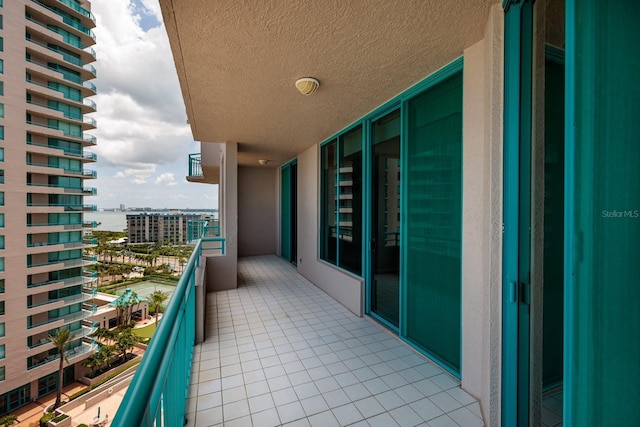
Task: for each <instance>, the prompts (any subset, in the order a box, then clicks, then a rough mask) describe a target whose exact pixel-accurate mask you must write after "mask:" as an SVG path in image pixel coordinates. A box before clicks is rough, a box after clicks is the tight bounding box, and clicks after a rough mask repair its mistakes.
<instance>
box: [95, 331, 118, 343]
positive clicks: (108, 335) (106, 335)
mask: <svg viewBox="0 0 640 427" xmlns="http://www.w3.org/2000/svg"><path fill="white" fill-rule="evenodd" d="M91 335H92V336H93V337H94V338H95V339H97V340H98V341H99V342H100V344H104V343H105V341H106V342H111V341H113V340H114V338H115V332H114V331H112V330H110V329H107V328H98V329H96V331H95V332H94V333H93V334H91Z"/></svg>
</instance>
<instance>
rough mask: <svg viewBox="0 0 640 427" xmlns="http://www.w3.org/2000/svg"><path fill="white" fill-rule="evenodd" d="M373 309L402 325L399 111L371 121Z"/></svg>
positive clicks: (393, 322)
mask: <svg viewBox="0 0 640 427" xmlns="http://www.w3.org/2000/svg"><path fill="white" fill-rule="evenodd" d="M371 140H372V149H371V175H372V176H371V230H370V233H371V253H370V257H371V275H370V277H371V284H370V287H369V289H370V295H369V301H370V304H371V307H370V311H371V313H374V314H375V315H377V316H379V317H380V318H382V319H383V320H385V321H386V322H388V323H389V324H390V325H392V326H394V327H396V328H397V327H398V326H399V310H400V298H399V295H400V293H399V284H400V239H399V235H400V111H399V110H397V111H394V112H393V113H391V114H388V115H386V116H384V117H382V118H381V119H379V120H376V121H374V122H373V123H372V124H371Z"/></svg>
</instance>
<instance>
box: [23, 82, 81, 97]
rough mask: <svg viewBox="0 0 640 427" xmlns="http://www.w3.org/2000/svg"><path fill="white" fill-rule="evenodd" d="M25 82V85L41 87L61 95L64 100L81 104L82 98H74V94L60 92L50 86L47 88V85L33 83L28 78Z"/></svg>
mask: <svg viewBox="0 0 640 427" xmlns="http://www.w3.org/2000/svg"><path fill="white" fill-rule="evenodd" d="M26 82H27V83H31V84H34V85H36V86H40V87H43V88H46V89H49V90H55V91H56V92H59V93H61V94H62V96H63V97H64V99H68V100H70V101H75V102H82V97H81V96H76V95H74V94H72V93H68V92H64V91H62V90H59V89H56V88H55V87H51V86H49V85H46V84H43V83H39V82H36V81H34V80H32V79H30V78H27V79H26Z"/></svg>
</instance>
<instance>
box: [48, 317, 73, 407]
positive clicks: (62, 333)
mask: <svg viewBox="0 0 640 427" xmlns="http://www.w3.org/2000/svg"><path fill="white" fill-rule="evenodd" d="M72 340H73V333H71V330H70V329H69V328H59V329H58V330H57V331H56V335H55V336H52V335H49V341H51V343H52V344H53V345H54V347H55V348H57V349H58V351H59V352H60V365H59V366H58V387H57V390H56V402H55V403H54V405H53V409H56V408H57V407H58V406H60V402H61V400H62V381H63V378H62V374H63V371H64V362H67V363H69V360H68V359H67V352H66V348H67V346H68V345H69V344H70V343H71V341H72Z"/></svg>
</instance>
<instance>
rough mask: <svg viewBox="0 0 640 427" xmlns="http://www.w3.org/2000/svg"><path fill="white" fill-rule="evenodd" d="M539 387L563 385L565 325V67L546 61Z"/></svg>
mask: <svg viewBox="0 0 640 427" xmlns="http://www.w3.org/2000/svg"><path fill="white" fill-rule="evenodd" d="M544 97H545V104H544V116H545V117H544V140H545V143H544V255H543V281H544V285H543V303H542V304H543V308H542V310H543V315H542V316H543V338H542V339H543V342H542V386H543V388H545V389H548V388H552V387H555V386H558V385H560V384H561V383H562V370H563V366H562V363H563V360H562V359H563V358H562V353H563V348H562V346H563V324H564V315H563V312H564V308H563V305H564V64H561V63H558V62H554V61H551V60H547V61H546V64H545V90H544Z"/></svg>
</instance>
